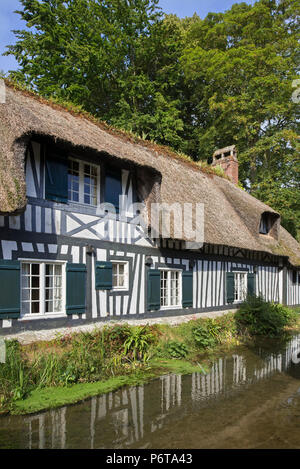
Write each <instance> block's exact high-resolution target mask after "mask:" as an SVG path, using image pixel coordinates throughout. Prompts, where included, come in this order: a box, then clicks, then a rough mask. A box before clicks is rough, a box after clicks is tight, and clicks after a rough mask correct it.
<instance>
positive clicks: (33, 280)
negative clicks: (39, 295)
mask: <svg viewBox="0 0 300 469" xmlns="http://www.w3.org/2000/svg"><path fill="white" fill-rule="evenodd" d="M39 286H40V277H31V287H32V288H39Z"/></svg>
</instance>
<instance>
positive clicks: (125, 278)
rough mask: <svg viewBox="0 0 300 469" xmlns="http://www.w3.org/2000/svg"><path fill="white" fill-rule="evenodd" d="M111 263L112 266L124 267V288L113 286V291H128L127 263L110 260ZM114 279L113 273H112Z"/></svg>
mask: <svg viewBox="0 0 300 469" xmlns="http://www.w3.org/2000/svg"><path fill="white" fill-rule="evenodd" d="M111 263H112V264H113V265H116V264H122V265H124V286H115V287H114V286H113V287H112V289H113V291H127V290H128V289H129V262H128V261H119V260H118V261H114V260H112V261H111ZM113 277H114V273H113Z"/></svg>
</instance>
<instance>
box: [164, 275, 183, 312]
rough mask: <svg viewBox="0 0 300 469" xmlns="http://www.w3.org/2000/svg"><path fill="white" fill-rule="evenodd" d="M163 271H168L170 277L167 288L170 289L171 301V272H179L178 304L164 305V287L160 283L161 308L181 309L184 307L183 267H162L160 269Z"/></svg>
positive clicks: (169, 296)
mask: <svg viewBox="0 0 300 469" xmlns="http://www.w3.org/2000/svg"><path fill="white" fill-rule="evenodd" d="M159 270H160V271H161V272H168V278H167V290H168V298H169V302H171V294H170V292H171V281H170V277H171V272H178V274H179V275H178V304H177V305H166V306H163V305H162V301H161V300H162V294H161V293H162V288H161V284H160V309H181V308H182V270H181V269H170V268H167V267H166V268H165V267H163V268H160V269H159Z"/></svg>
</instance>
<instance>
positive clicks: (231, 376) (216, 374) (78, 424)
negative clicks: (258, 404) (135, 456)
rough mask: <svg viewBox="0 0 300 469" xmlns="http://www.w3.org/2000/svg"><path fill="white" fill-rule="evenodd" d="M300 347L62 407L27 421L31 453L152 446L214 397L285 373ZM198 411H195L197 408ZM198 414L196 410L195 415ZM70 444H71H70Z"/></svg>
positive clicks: (298, 342) (298, 340)
mask: <svg viewBox="0 0 300 469" xmlns="http://www.w3.org/2000/svg"><path fill="white" fill-rule="evenodd" d="M299 348H300V336H298V337H295V338H294V339H293V340H292V341H291V342H290V343H289V344H288V345H287V347H286V350H285V351H284V352H283V353H278V354H274V353H272V354H269V355H267V356H264V357H263V358H261V357H259V356H255V355H254V354H253V357H252V359H251V357H250V358H249V357H247V358H246V357H245V356H242V355H233V356H232V357H231V358H228V357H224V358H220V359H219V360H217V361H216V362H215V363H214V364H213V366H212V368H211V371H210V373H208V374H206V375H204V374H200V373H194V374H192V375H190V376H184V377H182V376H177V375H166V376H162V377H161V378H160V379H159V380H155V381H153V382H151V383H149V384H148V385H145V386H136V387H131V388H125V389H121V390H119V391H117V392H114V393H109V394H106V395H102V396H99V397H94V398H92V399H91V400H89V401H87V402H85V403H83V404H81V405H77V406H72V407H69V408H67V407H63V408H61V409H59V410H53V411H51V412H47V413H44V414H41V415H37V416H33V417H29V418H27V419H26V422H27V432H28V447H29V448H49V447H50V448H68V447H77V448H82V447H86V448H114V447H115V448H122V447H123V448H124V447H125V448H126V447H134V445H137V447H147V435H149V433H154V432H157V431H160V430H162V429H163V428H164V426H165V425H166V424H169V425H170V423H172V422H176V421H178V410H179V408H180V417H182V416H184V415H188V414H189V412H190V411H191V406H198V408H199V407H201V406H203V405H206V404H207V403H209V402H210V399H211V398H220V397H221V396H222V394H223V395H224V396H227V395H233V393H235V392H239V390H240V389H243V388H244V386H245V385H246V386H251V384H253V383H255V382H258V381H260V380H264V379H267V378H269V377H271V376H272V375H274V374H275V373H277V372H284V371H286V370H287V369H288V368H289V367H290V365H291V359H292V355H293V354H294V353H295V352H296V351H297V350H299ZM195 409H196V407H195ZM195 411H196V412H197V410H195ZM68 442H69V443H68Z"/></svg>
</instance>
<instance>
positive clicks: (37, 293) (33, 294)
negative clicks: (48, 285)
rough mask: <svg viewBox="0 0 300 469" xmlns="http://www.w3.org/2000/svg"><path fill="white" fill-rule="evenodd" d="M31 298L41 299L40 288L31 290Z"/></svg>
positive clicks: (33, 299) (34, 299)
mask: <svg viewBox="0 0 300 469" xmlns="http://www.w3.org/2000/svg"><path fill="white" fill-rule="evenodd" d="M31 299H32V301H38V300H39V299H40V290H38V289H33V290H31Z"/></svg>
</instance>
